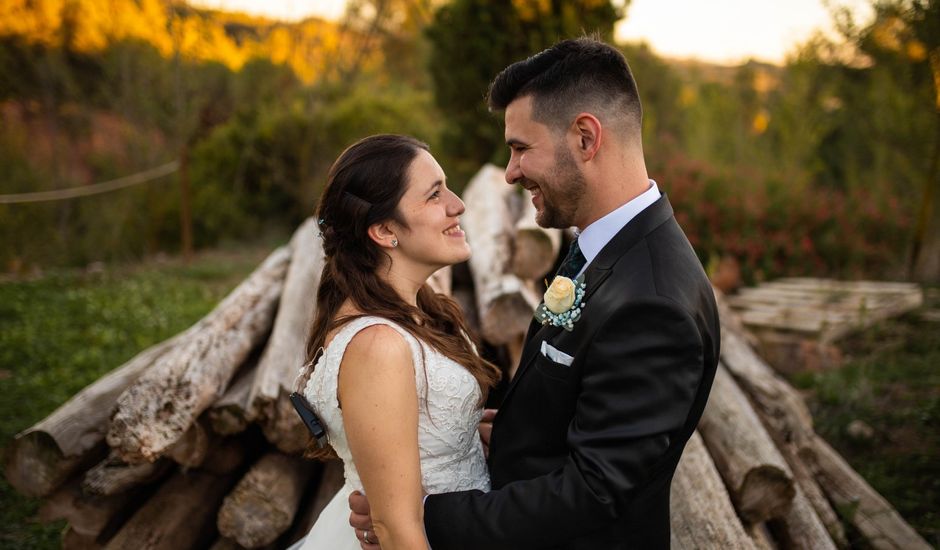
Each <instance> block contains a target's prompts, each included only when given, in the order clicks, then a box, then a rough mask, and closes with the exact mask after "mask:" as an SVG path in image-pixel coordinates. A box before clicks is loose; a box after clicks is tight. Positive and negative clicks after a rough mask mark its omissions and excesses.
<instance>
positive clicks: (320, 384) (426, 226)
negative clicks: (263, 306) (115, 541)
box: [295, 135, 500, 550]
mask: <svg viewBox="0 0 940 550" xmlns="http://www.w3.org/2000/svg"><path fill="white" fill-rule="evenodd" d="M463 211H464V206H463V203H462V202H461V201H460V199H459V198H458V197H457V196H456V195H455V194H454V193H453V192H452V191H450V190H449V189H448V188H447V186H446V181H445V176H444V171H443V170H442V169H441V167H440V165H438V163H437V161H435V160H434V157H432V156H431V154H430V153H429V152H428V147H427V145H425V144H423V143H421V142H419V141H417V140H415V139H413V138H410V137H405V136H397V135H378V136H371V137H368V138H365V139H363V140H361V141H359V142H357V143H356V144H354V145H352V146H351V147H349V148H348V149H347V150H346V151H344V152H343V154H342V155H340V157H339V158H338V159H337V160H336V162H335V163H334V164H333V167H332V168H331V169H330V174H329V180H328V182H327V186H326V188H325V190H324V192H323V196H322V197H321V199H320V203H319V207H318V217H319V220H320V229H321V231H322V238H323V249H324V252H325V254H326V264H325V266H324V268H323V276H322V282H321V283H320V288H319V290H318V292H317V311H316V318H315V319H314V322H313V326H312V329H311V332H310V336H309V339H308V342H307V360H308V362H307V366H305V368H304V369H302V371H301V375H300V387H301V388H303V394H304V396H305V397H306V398H307V400H308V401H309V402H310V403H311V404H312V406H313V408H314V410H315V411H316V413H317V415H318V416H319V417H320V419H321V421H322V422H323V424H324V426H325V428H326V432H327V436H328V438H329V442H330V447H331V448H332V451H335V454H336V455H338V456H339V458H341V459H342V461H343V467H344V473H345V478H346V483H345V486H344V487H343V488H342V489H341V490H340V491H339V493H337V495H336V496H335V497H334V498H333V500H332V501H331V502H330V503H329V504H328V505H327V507H326V508H325V509H324V510H323V512H322V513H321V514H320V517H319V518H318V519H317V522H316V524H315V525H314V526H313V528H312V529H311V530H310V533H309V534H308V535H307V537H306V538H305V539H304V540H303V541H302V543H298V544H297V545H295V548H302V549H303V550H316V549H324V550H326V549H329V550H343V549H349V550H358V548H359V547H360V546H359V542H360V541H363V542H365V543H367V544H368V543H375V538H376V536H377V537H378V538H379V539H381V540H382V547H383V548H385V549H386V550H394V549H396V548H409V549H410V548H427V539H426V538H425V534H424V521H423V506H422V499H423V497H424V495H426V494H431V493H441V492H450V491H462V490H468V489H479V490H483V491H487V490H489V486H490V482H489V476H488V474H487V469H486V462H485V459H484V454H483V448H482V443H481V441H480V438H479V437H478V435H477V426H478V423H479V421H480V419H481V416H482V413H483V409H482V405H483V402H484V400H485V398H486V394H487V391H488V390H489V389H490V388H491V387H492V386H493V385H494V384H495V383H496V382H497V381H498V379H499V376H500V372H499V370H498V369H497V367H496V366H495V365H493V364H491V363H489V362H487V361H485V360H484V359H482V358H481V357H480V356H479V355H477V353H476V348H475V347H474V345H473V343H472V342H471V341H470V340H469V338H468V337H467V334H468V330H467V327H466V325H465V323H464V321H463V318H462V317H461V312H460V310H459V308H458V306H457V304H456V303H455V302H453V301H452V300H450V299H449V298H447V297H445V296H443V295H440V294H435V293H434V291H432V290H431V288H430V287H429V286H428V285H427V280H428V278H429V277H430V276H431V275H432V274H433V273H434V272H435V271H437V270H438V269H440V268H442V267H444V266H448V265H452V264H455V263H458V262H462V261H465V260H466V259H467V258H468V257H469V256H470V247H469V245H468V244H467V241H466V239H465V237H464V233H463V231H461V229H460V224H459V218H458V216H460V214H462V213H463ZM311 365H312V367H311ZM329 451H330V449H326V450H324V449H317V448H316V445H315V443H312V444H311V445H308V456H310V455H313V456H316V457H319V458H325V455H327V454H331V453H330V452H329ZM356 490H358V491H362V492H364V493H366V494H367V495H368V497H369V502H370V504H371V513H372V520H373V529H372V531H371V532H369V531H354V530H353V529H352V528H351V527H350V526H349V523H348V517H349V508H348V506H347V499H348V497H349V494H350V493H351V492H352V491H356ZM301 544H302V546H301Z"/></svg>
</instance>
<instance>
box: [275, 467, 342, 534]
mask: <svg viewBox="0 0 940 550" xmlns="http://www.w3.org/2000/svg"><path fill="white" fill-rule="evenodd" d="M307 464H308V465H310V466H311V468H312V469H319V471H320V478H319V479H318V480H317V481H316V482H315V483H314V484H313V486H314V487H315V489H314V493H313V495H312V496H307V497H304V501H305V504H304V506H303V507H302V508H301V510H300V513H298V514H297V521H295V522H294V525H293V527H291V530H290V533H289V535H288V536H287V537H285V540H284V547H285V548H287V547H289V546H290V545H292V544H294V543H295V542H297V541H298V540H300V539H302V538H304V537H306V536H307V533H309V532H310V529H311V528H312V527H313V524H314V523H316V522H317V518H319V517H320V513H321V512H323V509H324V508H326V505H327V504H329V503H330V500H332V499H333V497H334V496H336V493H337V492H339V490H340V489H342V487H343V485H344V484H345V483H346V480H345V478H344V474H343V463H342V462H341V461H339V460H328V461H326V462H316V463H313V464H312V465H311V463H310V462H308V463H307Z"/></svg>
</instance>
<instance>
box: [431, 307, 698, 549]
mask: <svg viewBox="0 0 940 550" xmlns="http://www.w3.org/2000/svg"><path fill="white" fill-rule="evenodd" d="M589 346H590V347H589V348H588V349H587V350H586V351H585V353H586V355H585V359H584V362H583V366H582V367H581V368H582V369H583V371H582V373H581V391H580V393H579V395H578V398H577V403H576V407H575V414H574V418H573V419H572V420H571V423H570V424H569V427H568V432H567V444H568V457H567V459H566V460H565V464H564V466H562V467H560V468H558V469H556V470H554V471H552V472H550V473H548V474H545V475H543V476H540V477H536V478H533V479H528V480H520V481H516V482H513V483H509V484H507V485H505V486H504V487H502V488H500V489H499V490H493V491H490V492H488V493H483V492H481V491H464V492H457V493H445V494H440V495H430V496H429V497H428V499H427V501H426V502H425V508H424V511H425V528H426V529H427V534H428V539H429V541H430V543H431V548H432V549H433V550H446V549H452V548H453V549H458V548H461V549H462V548H468V549H469V548H528V547H544V546H556V545H559V544H563V543H564V541H565V540H566V539H572V538H577V537H580V536H584V535H588V534H590V533H591V532H592V531H595V530H597V529H598V528H601V527H604V526H605V525H607V524H609V523H610V522H612V521H615V520H617V518H618V516H619V514H620V512H621V511H622V510H623V509H624V507H625V504H626V503H628V502H629V501H630V499H631V498H633V494H634V490H635V489H636V488H637V486H638V485H640V484H642V483H643V482H644V480H646V479H649V477H650V476H651V475H652V474H653V473H654V472H655V469H656V468H657V467H658V464H660V463H661V462H662V459H663V458H664V457H665V454H666V451H667V449H668V447H669V442H670V436H671V435H672V433H673V432H675V431H676V430H679V429H680V428H682V427H683V425H684V423H685V421H686V418H687V416H688V414H689V411H690V409H691V407H692V404H693V400H694V399H695V395H696V391H697V389H698V386H699V383H700V382H701V379H702V374H703V353H704V352H703V343H702V338H701V334H700V333H699V331H698V328H697V326H696V324H695V322H694V321H693V319H692V318H691V317H690V316H689V315H688V314H687V313H685V312H684V311H683V310H681V309H680V308H679V307H677V306H676V305H675V304H674V303H673V302H671V301H669V300H666V299H656V300H650V301H644V302H643V303H639V304H638V303H633V304H628V305H625V306H623V307H621V308H620V309H618V310H616V311H615V312H614V313H613V314H612V315H610V317H609V318H608V319H607V320H606V321H605V322H604V323H603V325H602V326H601V327H600V328H599V329H598V330H597V331H596V333H595V337H594V340H593V342H592V343H591V344H590V345H589ZM533 374H534V373H531V372H530V373H527V375H529V376H532V375H533Z"/></svg>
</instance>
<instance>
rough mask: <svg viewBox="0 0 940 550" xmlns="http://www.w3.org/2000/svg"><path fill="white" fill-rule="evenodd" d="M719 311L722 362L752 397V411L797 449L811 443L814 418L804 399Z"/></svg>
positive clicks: (727, 315)
mask: <svg viewBox="0 0 940 550" xmlns="http://www.w3.org/2000/svg"><path fill="white" fill-rule="evenodd" d="M732 315H733V314H731V313H727V312H722V322H721V361H722V363H723V364H724V365H725V366H726V367H727V369H728V372H730V373H731V374H732V375H734V378H735V380H736V381H737V382H738V384H740V385H741V389H743V390H744V391H745V392H746V393H747V395H748V396H749V397H750V398H751V401H752V403H753V404H754V408H755V410H756V411H757V412H758V413H760V415H761V418H762V419H763V420H764V422H765V423H766V424H767V426H768V429H770V430H771V431H775V432H777V433H778V434H780V436H781V437H782V440H783V441H785V442H787V443H790V444H792V445H794V446H796V448H798V449H802V448H804V447H806V446H808V445H811V444H812V440H813V437H814V436H815V432H814V431H813V417H812V415H810V412H809V408H807V406H806V402H805V401H803V398H802V397H801V396H800V395H799V394H798V393H797V392H796V390H794V389H793V388H792V387H791V386H790V385H789V384H787V383H786V382H785V381H784V380H783V379H782V378H780V377H779V376H778V375H777V374H776V373H775V372H774V371H773V369H771V368H770V367H769V366H768V365H767V363H765V362H764V361H763V359H761V358H760V357H758V356H757V354H756V353H754V350H753V349H752V348H751V347H750V346H749V345H748V344H747V342H746V340H745V338H744V336H743V335H742V334H741V333H740V332H738V331H736V330H735V329H734V325H733V323H727V322H725V318H726V317H729V316H732Z"/></svg>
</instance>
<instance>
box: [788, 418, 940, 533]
mask: <svg viewBox="0 0 940 550" xmlns="http://www.w3.org/2000/svg"><path fill="white" fill-rule="evenodd" d="M799 456H800V458H802V459H803V461H804V462H805V463H806V465H807V466H808V467H809V469H810V471H812V472H813V474H814V477H815V478H816V481H817V482H819V485H820V487H822V489H823V492H825V493H826V496H827V497H829V500H831V501H832V502H833V503H834V504H835V507H836V510H838V511H839V512H840V514H842V515H843V518H844V519H845V520H846V521H848V522H849V523H851V524H852V525H853V526H854V527H855V528H856V529H857V530H858V532H859V533H861V534H862V536H864V537H865V540H866V541H867V542H868V544H869V545H870V546H871V547H872V548H875V549H876V550H881V549H897V550H900V549H902V548H903V549H910V550H917V549H925V550H926V549H928V548H930V545H929V544H927V541H925V540H924V539H923V538H922V537H921V536H920V535H919V534H917V531H915V530H914V529H913V528H912V527H911V526H910V525H908V524H907V522H905V521H904V519H903V518H902V517H901V515H900V514H898V512H897V511H896V510H895V509H894V508H892V507H891V505H890V504H889V503H888V501H886V500H885V499H884V497H882V496H881V495H880V494H878V492H877V491H875V490H874V489H873V488H872V487H871V485H869V484H868V483H867V482H866V481H865V480H864V479H863V478H862V476H860V475H858V473H857V472H856V471H855V470H853V469H852V467H851V466H849V465H848V463H846V462H845V460H843V459H842V457H840V456H839V454H838V453H837V452H836V451H835V450H834V449H833V448H832V447H831V446H829V444H828V443H826V442H825V441H824V440H823V439H822V438H821V437H818V436H817V437H815V438H814V439H813V446H812V448H811V449H810V450H807V449H802V450H801V451H800V453H799Z"/></svg>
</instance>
